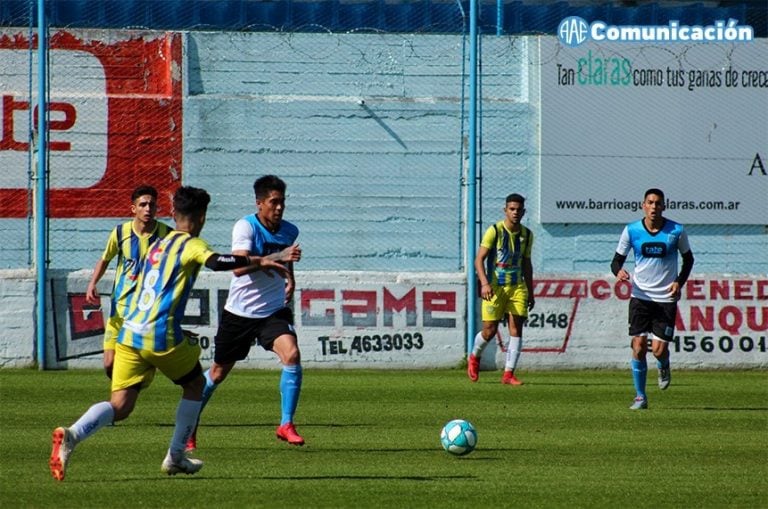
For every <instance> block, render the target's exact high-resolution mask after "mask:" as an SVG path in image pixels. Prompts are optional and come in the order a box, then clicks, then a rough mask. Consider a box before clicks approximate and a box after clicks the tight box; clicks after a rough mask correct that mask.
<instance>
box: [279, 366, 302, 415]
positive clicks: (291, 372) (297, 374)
mask: <svg viewBox="0 0 768 509" xmlns="http://www.w3.org/2000/svg"><path fill="white" fill-rule="evenodd" d="M301 378H302V372H301V365H300V364H294V365H291V366H283V373H282V375H281V376H280V397H281V400H280V409H281V411H282V416H281V419H280V426H282V425H283V424H286V423H289V422H293V414H295V413H296V406H298V404H299V394H300V393H301Z"/></svg>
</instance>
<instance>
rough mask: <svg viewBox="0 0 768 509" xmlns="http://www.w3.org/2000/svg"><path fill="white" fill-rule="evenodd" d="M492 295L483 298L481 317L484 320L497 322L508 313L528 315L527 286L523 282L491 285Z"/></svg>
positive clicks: (524, 316)
mask: <svg viewBox="0 0 768 509" xmlns="http://www.w3.org/2000/svg"><path fill="white" fill-rule="evenodd" d="M492 288H493V297H492V298H491V300H485V299H483V301H482V302H483V304H482V319H483V321H484V322H498V321H501V320H502V319H504V317H506V316H507V315H508V314H513V315H516V316H522V317H523V318H527V317H528V287H527V286H526V285H525V282H523V283H518V284H516V285H514V286H498V285H492Z"/></svg>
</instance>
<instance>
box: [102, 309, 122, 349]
mask: <svg viewBox="0 0 768 509" xmlns="http://www.w3.org/2000/svg"><path fill="white" fill-rule="evenodd" d="M122 326H123V317H122V316H119V315H115V316H110V317H109V320H107V323H106V325H105V327H104V350H114V349H115V344H116V342H117V333H118V332H120V328H121V327H122Z"/></svg>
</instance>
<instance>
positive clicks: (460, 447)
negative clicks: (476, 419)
mask: <svg viewBox="0 0 768 509" xmlns="http://www.w3.org/2000/svg"><path fill="white" fill-rule="evenodd" d="M440 443H442V444H443V449H445V450H446V451H448V452H449V453H451V454H454V455H456V456H464V455H465V454H469V453H471V452H472V451H474V450H475V446H476V445H477V431H475V427H474V426H472V423H470V422H469V421H465V420H464V419H454V420H452V421H450V422H449V423H447V424H446V425H445V426H443V429H442V430H441V431H440Z"/></svg>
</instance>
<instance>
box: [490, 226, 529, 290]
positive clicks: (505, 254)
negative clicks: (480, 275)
mask: <svg viewBox="0 0 768 509" xmlns="http://www.w3.org/2000/svg"><path fill="white" fill-rule="evenodd" d="M480 245H481V246H483V247H485V248H487V249H488V250H489V251H490V252H489V254H488V256H489V258H488V259H487V260H486V261H487V262H489V264H488V265H489V267H488V270H487V272H488V273H489V274H488V282H489V283H491V284H496V285H499V286H514V285H517V284H520V283H522V282H523V274H522V268H523V258H530V257H531V249H532V247H533V232H532V231H531V230H529V229H528V228H526V227H525V226H523V225H520V231H517V232H511V231H509V230H507V227H506V226H504V221H499V222H498V223H496V224H494V225H493V226H490V227H489V228H488V229H487V230H486V231H485V234H484V235H483V239H482V240H481V241H480Z"/></svg>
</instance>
